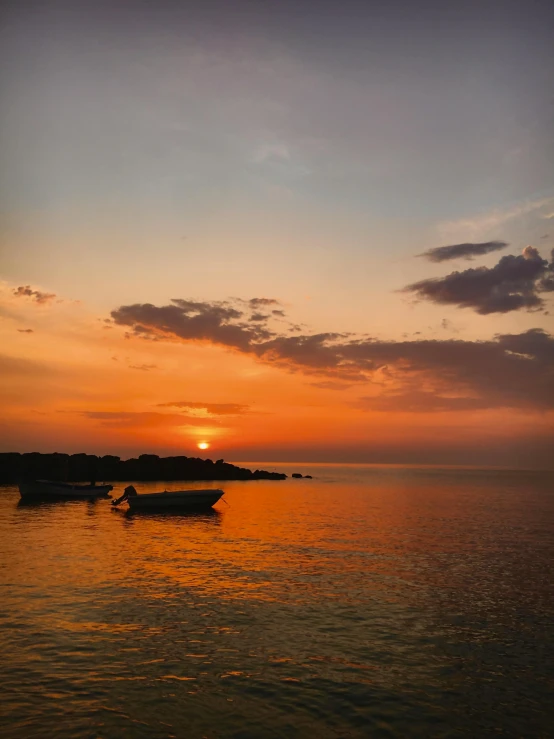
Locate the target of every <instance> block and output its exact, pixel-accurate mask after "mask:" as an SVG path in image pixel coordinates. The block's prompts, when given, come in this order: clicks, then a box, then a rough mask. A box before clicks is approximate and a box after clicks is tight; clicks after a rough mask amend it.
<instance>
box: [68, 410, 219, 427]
mask: <svg viewBox="0 0 554 739" xmlns="http://www.w3.org/2000/svg"><path fill="white" fill-rule="evenodd" d="M80 413H81V415H82V416H85V417H86V418H89V419H91V420H93V421H99V422H100V423H101V425H102V426H109V427H111V428H128V429H129V430H132V429H133V428H136V427H148V428H151V427H160V426H161V427H172V426H196V425H199V426H200V425H203V424H204V423H205V421H204V420H202V419H201V418H197V419H196V418H191V417H189V416H185V415H183V414H182V413H156V412H155V411H153V412H152V411H144V412H141V411H81V412H80Z"/></svg>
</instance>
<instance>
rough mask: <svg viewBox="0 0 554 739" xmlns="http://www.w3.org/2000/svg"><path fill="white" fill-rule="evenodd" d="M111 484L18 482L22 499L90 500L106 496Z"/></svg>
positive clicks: (111, 488) (42, 481) (43, 481)
mask: <svg viewBox="0 0 554 739" xmlns="http://www.w3.org/2000/svg"><path fill="white" fill-rule="evenodd" d="M111 490H113V486H112V485H71V484H69V483H64V482H50V481H49V480H33V481H31V482H21V483H20V484H19V494H20V495H21V498H22V500H91V498H107V497H109V493H110V491H111Z"/></svg>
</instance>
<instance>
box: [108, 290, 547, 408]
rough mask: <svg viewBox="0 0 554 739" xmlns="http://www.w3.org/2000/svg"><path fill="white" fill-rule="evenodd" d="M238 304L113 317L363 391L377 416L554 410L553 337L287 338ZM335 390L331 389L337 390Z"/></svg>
mask: <svg viewBox="0 0 554 739" xmlns="http://www.w3.org/2000/svg"><path fill="white" fill-rule="evenodd" d="M249 315H250V311H249V310H246V311H245V310H244V309H241V307H240V303H237V302H231V301H223V302H222V301H216V302H198V301H191V300H184V299H174V300H172V301H171V304H169V305H163V306H155V305H152V304H150V303H136V304H133V305H124V306H121V307H119V308H117V309H115V310H113V311H112V313H111V317H112V320H113V321H114V323H115V324H117V325H119V326H122V327H124V328H126V329H128V330H127V334H126V335H127V336H129V337H133V336H134V337H138V338H142V339H147V340H154V341H178V342H183V343H188V342H204V343H207V344H211V345H215V346H220V347H224V348H227V349H229V350H234V351H238V352H240V353H242V354H246V355H248V356H251V357H252V358H254V359H256V360H257V361H260V362H262V363H264V364H267V365H270V366H274V367H279V368H282V369H285V370H287V371H290V372H295V373H301V374H304V375H306V376H309V377H311V378H314V379H315V378H317V377H318V376H319V377H320V378H322V379H324V381H325V382H326V387H327V388H329V389H331V388H332V387H333V385H336V386H337V387H339V388H340V387H342V388H344V383H351V384H356V383H358V384H360V385H362V384H365V385H366V386H368V387H369V388H370V389H371V390H374V391H375V394H374V395H370V396H367V397H366V398H365V399H364V401H363V406H364V407H367V408H373V409H374V410H392V409H396V410H407V409H410V408H411V409H412V410H415V409H417V410H463V409H488V408H521V409H533V410H546V409H552V408H554V336H552V335H551V334H549V333H547V332H546V331H544V330H542V329H538V328H535V329H530V330H528V331H525V332H523V333H520V334H502V335H497V336H495V337H494V338H492V339H489V340H487V341H464V340H459V339H448V340H443V341H440V340H426V339H421V340H414V341H382V340H377V339H374V338H371V337H367V336H357V335H354V334H351V333H337V332H322V333H314V334H310V333H302V334H297V335H293V336H290V335H285V334H283V333H282V331H279V330H277V329H274V328H273V327H272V325H271V322H270V319H269V318H268V320H267V321H265V322H260V321H257V320H256V321H251V320H249ZM330 383H331V384H330Z"/></svg>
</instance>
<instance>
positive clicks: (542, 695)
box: [0, 465, 554, 739]
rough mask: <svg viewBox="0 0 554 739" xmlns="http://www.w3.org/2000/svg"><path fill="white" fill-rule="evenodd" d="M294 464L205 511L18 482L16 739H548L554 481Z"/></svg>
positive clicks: (8, 706)
mask: <svg viewBox="0 0 554 739" xmlns="http://www.w3.org/2000/svg"><path fill="white" fill-rule="evenodd" d="M275 468H276V469H277V466H275ZM279 469H281V468H280V467H279ZM284 469H285V471H287V472H294V471H296V470H297V469H298V471H301V472H304V473H308V472H309V473H311V474H313V475H314V479H313V480H287V481H284V482H269V481H257V482H230V483H225V484H223V485H222V483H213V484H212V483H207V485H206V486H213V487H219V486H223V487H224V489H225V490H226V496H225V500H226V501H227V504H228V505H226V504H225V503H223V502H221V501H220V502H219V503H218V504H217V506H216V510H214V512H213V513H211V514H201V515H199V514H196V515H181V516H175V515H171V516H167V515H165V516H164V515H161V516H160V515H135V516H128V515H125V513H124V512H123V511H121V510H113V509H112V508H111V507H110V505H109V502H108V501H104V500H99V501H97V502H94V503H87V502H81V501H77V502H66V503H63V502H62V503H52V504H48V503H46V504H35V505H21V504H20V503H19V502H18V501H19V496H18V493H17V490H16V488H14V487H3V488H0V586H1V590H0V594H1V601H0V627H1V633H2V658H1V660H0V691H1V692H0V696H1V698H0V715H1V718H0V733H1V734H2V736H3V737H5V738H9V737H120V736H121V737H124V736H125V737H131V736H132V737H185V736H186V737H199V738H200V737H208V738H209V739H212V738H213V739H215V738H220V739H224V738H226V737H237V738H238V737H240V738H241V739H243V738H244V739H247V738H250V737H252V739H254V738H257V737H287V738H288V737H312V736H317V737H322V738H323V737H368V736H371V737H461V736H468V737H470V736H472V737H485V736H510V737H547V736H550V735H551V734H550V726H551V722H552V725H554V713H553V711H552V708H551V703H552V695H553V694H554V693H553V688H554V681H553V667H552V665H554V646H553V645H554V640H553V636H554V634H553V629H552V623H553V619H554V588H553V580H552V575H551V566H552V556H553V553H554V546H553V545H554V494H553V493H554V487H553V482H554V475H553V474H552V473H525V472H498V471H479V470H444V469H443V470H441V469H405V468H383V467H359V466H358V467H332V466H319V467H310V468H308V467H307V466H306V465H293V466H291V465H288V466H286V467H285V468H284ZM195 486H196V487H198V484H187V483H167V484H165V483H162V484H159V483H158V484H156V483H136V487H137V489H138V490H139V492H140V491H143V492H146V491H154V490H160V489H164V487H167V488H168V489H180V488H184V487H195ZM123 487H124V485H123V484H121V485H119V486H118V487H116V488H115V489H114V491H113V494H114V496H116V495H119V494H120V493H121V491H122V488H123Z"/></svg>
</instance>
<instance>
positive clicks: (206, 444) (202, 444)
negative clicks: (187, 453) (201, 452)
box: [198, 441, 210, 449]
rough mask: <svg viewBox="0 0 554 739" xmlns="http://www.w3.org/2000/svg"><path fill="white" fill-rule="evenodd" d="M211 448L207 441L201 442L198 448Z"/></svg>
mask: <svg viewBox="0 0 554 739" xmlns="http://www.w3.org/2000/svg"><path fill="white" fill-rule="evenodd" d="M209 446H210V445H209V444H208V442H207V441H199V442H198V448H199V449H208V447H209Z"/></svg>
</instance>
